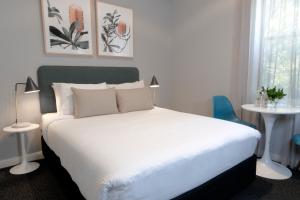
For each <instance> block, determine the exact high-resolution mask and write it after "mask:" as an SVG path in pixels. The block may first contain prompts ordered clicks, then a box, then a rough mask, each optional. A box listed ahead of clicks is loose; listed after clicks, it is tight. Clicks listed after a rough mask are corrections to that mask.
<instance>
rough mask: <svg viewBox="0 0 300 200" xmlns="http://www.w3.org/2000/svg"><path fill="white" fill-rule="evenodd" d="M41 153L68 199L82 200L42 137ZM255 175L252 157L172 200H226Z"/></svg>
mask: <svg viewBox="0 0 300 200" xmlns="http://www.w3.org/2000/svg"><path fill="white" fill-rule="evenodd" d="M42 151H43V154H44V157H45V159H46V161H47V163H48V165H49V166H50V169H51V171H52V173H53V175H54V177H55V178H57V180H58V184H59V185H60V186H61V188H62V189H63V192H64V193H65V195H66V196H67V197H68V199H72V200H73V199H76V200H81V199H82V200H83V199H84V197H83V196H82V194H81V193H80V191H79V189H78V186H77V185H76V183H75V182H73V180H72V178H71V176H70V175H69V173H68V172H67V170H66V169H65V168H64V167H62V166H61V163H60V159H59V157H58V156H56V154H55V153H54V152H53V151H52V150H51V149H50V148H49V147H48V145H47V144H46V143H45V141H44V138H43V137H42ZM255 173H256V156H255V155H253V156H251V157H250V158H248V159H246V160H244V161H243V162H241V163H240V164H238V165H236V166H234V167H233V168H231V169H229V170H227V171H225V172H223V173H222V174H220V175H218V176H217V177H215V178H213V179H211V180H209V181H208V182H206V183H204V184H202V185H200V186H199V187H197V188H195V189H193V190H190V191H188V192H186V193H184V194H182V195H180V196H178V197H176V198H174V199H173V200H183V199H184V200H186V199H212V200H213V199H218V200H222V199H228V198H230V197H231V196H233V195H234V194H236V193H237V192H239V191H241V190H242V189H244V188H245V187H246V186H247V185H249V184H250V183H251V182H252V181H254V179H255V177H256V176H255Z"/></svg>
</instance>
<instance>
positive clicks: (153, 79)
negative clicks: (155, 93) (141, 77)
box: [150, 76, 159, 87]
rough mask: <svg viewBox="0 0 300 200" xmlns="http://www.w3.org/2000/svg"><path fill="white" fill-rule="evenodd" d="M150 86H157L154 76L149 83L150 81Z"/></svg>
mask: <svg viewBox="0 0 300 200" xmlns="http://www.w3.org/2000/svg"><path fill="white" fill-rule="evenodd" d="M150 87H159V83H158V81H157V79H156V77H155V76H153V77H152V80H151V83H150Z"/></svg>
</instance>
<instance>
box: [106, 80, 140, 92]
mask: <svg viewBox="0 0 300 200" xmlns="http://www.w3.org/2000/svg"><path fill="white" fill-rule="evenodd" d="M144 87H145V84H144V81H143V80H141V81H136V82H133V83H121V84H107V88H115V89H117V90H127V89H137V88H144Z"/></svg>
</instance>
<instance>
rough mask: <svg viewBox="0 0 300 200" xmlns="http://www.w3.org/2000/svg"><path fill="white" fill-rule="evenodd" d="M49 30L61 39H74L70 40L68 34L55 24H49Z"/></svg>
mask: <svg viewBox="0 0 300 200" xmlns="http://www.w3.org/2000/svg"><path fill="white" fill-rule="evenodd" d="M49 31H50V33H51V34H53V35H54V36H56V37H59V38H61V39H64V40H66V41H69V42H71V41H72V40H70V39H69V38H68V37H67V36H66V35H64V34H63V33H62V32H61V31H60V30H58V29H57V28H56V27H54V26H49Z"/></svg>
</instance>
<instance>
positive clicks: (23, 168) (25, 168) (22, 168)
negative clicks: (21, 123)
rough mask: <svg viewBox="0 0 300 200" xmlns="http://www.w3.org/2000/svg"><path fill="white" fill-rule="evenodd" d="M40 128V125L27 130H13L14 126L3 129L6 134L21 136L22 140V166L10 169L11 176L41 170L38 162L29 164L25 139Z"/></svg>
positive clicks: (31, 126) (31, 125) (29, 127)
mask: <svg viewBox="0 0 300 200" xmlns="http://www.w3.org/2000/svg"><path fill="white" fill-rule="evenodd" d="M39 127H40V126H39V125H38V124H30V126H28V127H25V128H13V127H12V126H8V127H5V128H4V129H3V131H4V132H6V133H17V134H19V135H20V140H21V143H20V144H21V164H19V165H16V166H14V167H13V168H11V169H10V173H11V174H16V175H18V174H27V173H29V172H32V171H34V170H36V169H38V168H39V166H40V164H39V163H37V162H28V161H27V153H26V144H25V137H26V133H27V132H29V131H33V130H35V129H38V128H39Z"/></svg>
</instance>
